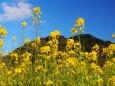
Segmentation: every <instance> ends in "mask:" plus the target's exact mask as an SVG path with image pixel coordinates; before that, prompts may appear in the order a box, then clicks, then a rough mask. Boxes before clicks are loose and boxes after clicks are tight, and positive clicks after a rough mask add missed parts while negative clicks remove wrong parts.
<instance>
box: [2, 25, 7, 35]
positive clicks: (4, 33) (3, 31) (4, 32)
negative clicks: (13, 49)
mask: <svg viewBox="0 0 115 86" xmlns="http://www.w3.org/2000/svg"><path fill="white" fill-rule="evenodd" d="M6 34H7V31H6V29H5V28H3V27H2V25H0V36H1V37H5V36H6Z"/></svg>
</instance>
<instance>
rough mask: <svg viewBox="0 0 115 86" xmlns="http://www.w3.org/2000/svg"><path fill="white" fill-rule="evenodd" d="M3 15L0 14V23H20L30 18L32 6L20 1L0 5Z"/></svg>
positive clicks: (22, 0)
mask: <svg viewBox="0 0 115 86" xmlns="http://www.w3.org/2000/svg"><path fill="white" fill-rule="evenodd" d="M1 7H2V10H3V11H4V12H3V13H1V14H0V22H6V21H21V20H24V19H27V18H29V17H30V16H31V9H32V4H31V3H28V2H26V1H25V0H21V1H19V2H12V3H8V2H3V3H1Z"/></svg>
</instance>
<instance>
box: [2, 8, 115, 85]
mask: <svg viewBox="0 0 115 86" xmlns="http://www.w3.org/2000/svg"><path fill="white" fill-rule="evenodd" d="M41 14H42V12H41V9H40V7H35V8H33V10H32V18H33V25H34V26H35V32H36V38H35V41H34V42H31V41H30V39H29V38H27V39H24V34H26V33H24V29H25V28H26V26H27V25H28V24H27V23H26V22H25V21H24V22H22V23H21V25H22V28H23V30H22V32H23V34H22V35H21V36H22V39H21V44H27V45H28V46H30V47H31V52H33V53H31V52H28V51H27V50H26V51H25V52H22V53H18V52H13V51H11V52H9V53H8V55H7V57H8V58H9V60H8V61H7V62H4V61H3V60H2V58H1V60H0V86H115V44H114V43H113V44H110V45H109V46H108V47H105V48H103V49H102V52H101V56H105V57H106V60H105V63H104V65H103V66H102V67H101V66H100V65H99V64H98V59H99V57H100V47H99V45H98V44H96V45H95V46H93V47H92V51H91V52H83V51H82V49H81V38H80V35H79V34H82V33H84V29H85V20H84V19H83V18H78V19H77V20H76V22H75V24H74V26H73V28H72V29H71V30H70V32H71V33H72V35H75V34H78V35H79V41H75V40H74V39H73V38H69V39H68V40H67V43H66V49H65V50H64V51H60V50H59V49H58V45H59V42H58V39H59V37H60V34H61V33H60V32H59V31H58V30H55V31H53V32H51V33H50V40H49V41H48V43H47V45H46V46H43V47H39V45H40V44H41V43H42V42H41V39H40V37H39V36H38V30H39V29H38V25H39V24H40V21H41V20H40V17H41ZM6 35H7V31H6V29H5V28H4V27H2V25H0V56H1V57H2V55H3V52H4V51H3V46H4V41H3V39H4V38H5V36H6ZM112 38H113V39H114V38H115V34H112ZM12 40H13V41H15V40H16V36H14V37H13V38H12ZM13 43H14V42H13ZM26 49H28V47H27V48H26ZM20 51H21V49H20Z"/></svg>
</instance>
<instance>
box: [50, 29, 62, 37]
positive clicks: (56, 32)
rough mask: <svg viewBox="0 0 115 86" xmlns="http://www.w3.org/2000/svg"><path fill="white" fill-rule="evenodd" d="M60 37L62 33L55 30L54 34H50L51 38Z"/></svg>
mask: <svg viewBox="0 0 115 86" xmlns="http://www.w3.org/2000/svg"><path fill="white" fill-rule="evenodd" d="M59 36H60V32H59V31H58V30H55V31H53V32H51V33H50V37H51V38H56V37H59Z"/></svg>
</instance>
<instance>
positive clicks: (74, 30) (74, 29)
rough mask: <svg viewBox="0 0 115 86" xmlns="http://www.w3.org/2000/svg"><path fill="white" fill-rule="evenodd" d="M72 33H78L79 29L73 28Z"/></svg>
mask: <svg viewBox="0 0 115 86" xmlns="http://www.w3.org/2000/svg"><path fill="white" fill-rule="evenodd" d="M70 32H72V34H74V33H77V32H78V30H77V28H75V27H73V28H72V29H71V30H70Z"/></svg>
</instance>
